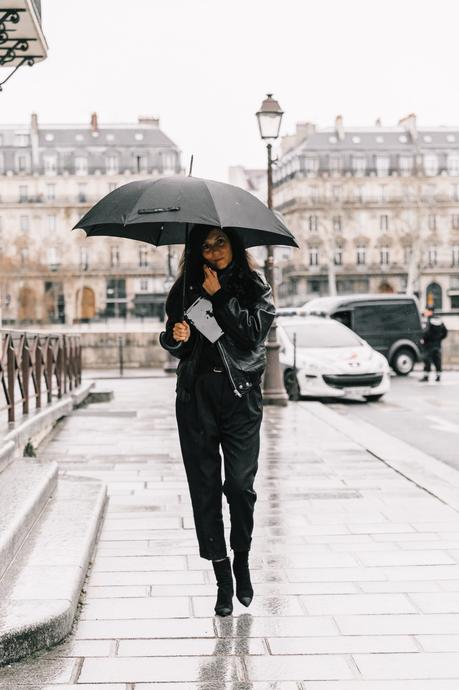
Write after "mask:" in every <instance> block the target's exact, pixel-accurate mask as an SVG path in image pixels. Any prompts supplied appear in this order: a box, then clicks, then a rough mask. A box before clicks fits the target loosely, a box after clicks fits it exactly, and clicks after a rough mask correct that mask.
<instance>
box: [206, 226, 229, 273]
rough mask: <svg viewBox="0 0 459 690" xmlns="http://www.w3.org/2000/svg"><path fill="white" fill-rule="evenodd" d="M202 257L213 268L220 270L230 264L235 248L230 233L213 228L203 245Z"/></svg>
mask: <svg viewBox="0 0 459 690" xmlns="http://www.w3.org/2000/svg"><path fill="white" fill-rule="evenodd" d="M201 252H202V257H203V259H204V261H205V262H206V264H209V266H210V267H211V268H214V269H217V268H218V269H219V270H220V271H221V270H223V269H224V268H226V267H227V266H229V264H230V263H231V262H232V260H233V250H232V249H231V242H230V240H229V237H228V235H227V234H226V233H225V232H223V230H220V228H215V229H214V230H211V231H210V232H209V234H208V235H207V237H206V239H205V240H204V242H203V243H202V247H201Z"/></svg>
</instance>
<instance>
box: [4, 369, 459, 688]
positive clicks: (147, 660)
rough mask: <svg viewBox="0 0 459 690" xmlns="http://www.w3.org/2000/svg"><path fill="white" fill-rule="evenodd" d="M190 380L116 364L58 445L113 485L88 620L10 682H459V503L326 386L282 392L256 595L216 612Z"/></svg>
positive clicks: (259, 518)
mask: <svg viewBox="0 0 459 690" xmlns="http://www.w3.org/2000/svg"><path fill="white" fill-rule="evenodd" d="M174 384H175V379H174V377H171V378H164V377H157V378H150V379H144V380H142V379H126V380H111V381H106V382H103V381H102V382H99V384H98V387H99V388H103V389H106V388H110V389H113V390H114V392H115V397H114V400H113V401H111V402H109V403H102V404H97V405H91V406H89V407H87V408H83V409H80V410H78V411H77V412H75V413H74V414H73V415H71V416H70V417H69V418H68V419H67V420H65V422H64V423H63V424H62V425H61V426H60V429H59V430H58V431H57V433H56V434H55V435H54V437H53V438H52V439H51V441H50V442H49V443H48V445H47V447H46V448H45V449H44V451H43V455H44V457H47V458H49V459H53V460H56V461H57V462H58V463H59V466H60V470H61V471H62V472H64V473H75V474H78V475H87V476H91V477H97V478H100V479H103V480H104V481H106V482H107V485H108V493H109V496H110V502H109V504H108V508H107V512H106V517H105V521H104V523H103V528H102V532H101V534H100V538H99V541H98V546H97V550H96V553H95V560H94V563H93V566H92V569H91V570H90V573H89V577H88V582H87V586H86V592H85V596H84V599H83V602H82V607H81V610H80V612H79V615H78V619H77V621H76V623H75V626H74V632H73V634H72V635H71V636H70V637H69V638H68V639H67V640H66V641H65V642H64V643H62V644H61V645H59V646H58V647H56V648H54V649H53V650H51V651H49V652H47V653H45V654H42V655H40V656H37V658H35V659H33V660H29V661H27V662H20V663H18V664H14V665H12V666H11V667H7V668H3V669H0V688H1V690H18V689H20V688H21V687H29V688H34V690H44V689H45V688H46V690H51V689H52V690H70V688H73V689H74V690H77V689H78V690H96V688H97V689H99V690H166V688H167V689H168V690H229V689H231V690H427V689H428V690H453V688H454V690H457V687H458V680H459V565H458V564H459V514H458V513H457V512H456V511H455V510H454V509H453V508H451V507H449V506H448V505H447V504H446V503H445V502H442V501H440V500H439V499H437V498H436V497H435V496H434V495H432V494H431V493H429V492H428V491H426V490H425V489H424V488H422V487H421V486H419V484H416V483H414V482H412V481H409V480H408V479H406V478H405V477H404V476H402V475H401V474H400V473H399V472H397V471H395V470H394V469H392V468H391V467H389V466H388V465H387V464H385V463H384V462H382V461H381V460H379V459H378V458H377V457H375V454H376V453H375V447H374V446H375V443H376V441H375V442H373V446H372V453H370V452H368V451H367V450H366V449H365V447H366V444H365V445H361V443H363V441H362V439H361V443H360V444H359V443H358V442H357V441H356V440H353V439H352V438H350V436H349V435H348V434H346V433H345V432H344V431H343V430H338V428H335V426H333V425H332V424H331V421H330V420H331V419H332V418H331V417H330V416H329V415H328V414H321V413H320V409H321V406H318V405H317V404H316V403H306V402H301V403H290V404H289V406H288V407H287V408H284V409H282V408H265V421H264V425H263V441H262V452H261V457H260V469H259V474H258V477H257V482H256V489H257V492H258V501H257V506H256V513H255V524H256V529H255V534H254V543H253V551H252V557H251V564H252V568H253V581H254V587H255V598H254V601H253V603H252V605H251V606H250V608H249V609H245V608H244V607H243V606H241V605H240V604H239V603H238V602H237V600H236V599H235V611H234V616H233V617H231V618H227V619H219V618H214V617H213V615H212V614H213V606H214V603H215V585H214V584H213V572H212V569H211V565H210V563H208V562H207V561H204V560H202V559H201V558H199V556H198V555H197V545H196V540H195V534H194V528H193V521H192V517H191V507H190V502H189V498H188V490H187V485H186V481H185V477H184V471H183V468H182V464H181V459H180V454H179V448H178V440H177V434H176V430H175V417H174ZM338 426H339V425H338ZM366 426H367V427H368V426H369V425H366ZM367 431H368V430H367ZM395 447H396V446H395V445H394V447H393V448H392V449H391V452H392V453H394V452H395V451H394V448H395ZM427 488H428V487H427ZM225 520H226V524H229V523H228V513H227V510H226V505H225Z"/></svg>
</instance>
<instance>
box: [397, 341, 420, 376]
mask: <svg viewBox="0 0 459 690" xmlns="http://www.w3.org/2000/svg"><path fill="white" fill-rule="evenodd" d="M415 362H416V356H415V354H414V352H413V350H410V349H409V348H407V347H401V348H400V350H397V352H396V353H395V355H394V356H393V357H392V360H391V366H392V369H393V370H394V371H395V373H396V374H398V375H399V376H407V375H408V374H409V373H410V371H412V370H413V367H414V364H415Z"/></svg>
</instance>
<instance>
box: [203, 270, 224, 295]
mask: <svg viewBox="0 0 459 690" xmlns="http://www.w3.org/2000/svg"><path fill="white" fill-rule="evenodd" d="M203 268H204V276H205V280H204V282H203V284H202V287H203V288H204V290H205V291H206V292H207V294H208V295H215V293H216V292H218V290H220V288H221V285H220V281H219V280H218V276H217V273H216V272H215V271H213V270H212V269H211V268H210V266H207V265H206V264H204V267H203Z"/></svg>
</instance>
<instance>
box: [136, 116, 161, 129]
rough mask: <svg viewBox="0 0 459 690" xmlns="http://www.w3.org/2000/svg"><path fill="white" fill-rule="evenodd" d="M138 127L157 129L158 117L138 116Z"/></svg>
mask: <svg viewBox="0 0 459 690" xmlns="http://www.w3.org/2000/svg"><path fill="white" fill-rule="evenodd" d="M138 120H139V125H149V126H150V127H159V117H154V115H139V117H138Z"/></svg>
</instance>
